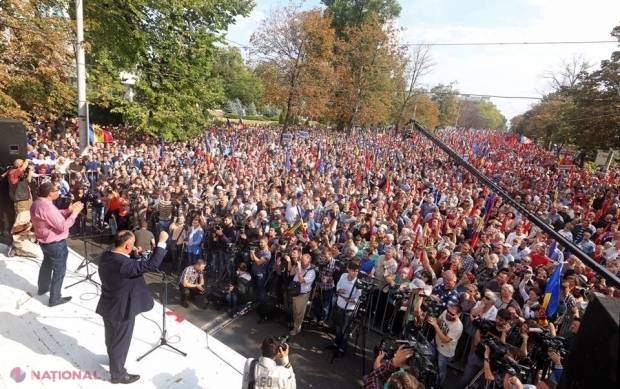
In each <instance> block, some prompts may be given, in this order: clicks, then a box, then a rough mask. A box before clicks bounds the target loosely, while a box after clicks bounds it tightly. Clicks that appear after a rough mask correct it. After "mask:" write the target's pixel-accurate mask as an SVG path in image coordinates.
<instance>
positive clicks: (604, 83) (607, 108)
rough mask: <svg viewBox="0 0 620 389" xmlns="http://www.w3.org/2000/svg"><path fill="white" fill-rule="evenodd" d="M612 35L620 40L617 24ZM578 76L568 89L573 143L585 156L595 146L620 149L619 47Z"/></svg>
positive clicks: (594, 150) (593, 149) (592, 153)
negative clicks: (599, 63) (572, 105)
mask: <svg viewBox="0 0 620 389" xmlns="http://www.w3.org/2000/svg"><path fill="white" fill-rule="evenodd" d="M611 35H612V36H613V37H614V38H616V39H617V40H618V42H620V25H618V26H616V27H614V29H613V30H612V32H611ZM580 79H581V81H580V82H579V83H577V85H576V86H575V87H574V88H571V90H570V91H569V95H570V97H571V98H572V101H573V102H574V110H572V112H571V115H570V117H569V119H568V120H570V121H571V124H572V125H573V129H574V139H575V143H576V144H577V146H578V148H579V149H580V150H582V151H584V152H585V153H586V155H587V156H588V157H593V156H594V154H595V152H596V150H597V149H605V150H606V149H609V148H620V50H617V51H614V52H613V53H612V54H611V57H610V58H609V59H606V60H603V61H601V66H600V68H599V69H598V70H596V71H594V72H592V73H590V74H587V75H583V74H582V76H581V77H580Z"/></svg>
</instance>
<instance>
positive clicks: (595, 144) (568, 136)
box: [512, 26, 620, 158]
mask: <svg viewBox="0 0 620 389" xmlns="http://www.w3.org/2000/svg"><path fill="white" fill-rule="evenodd" d="M611 35H612V36H614V37H615V38H616V39H618V40H619V41H620V26H616V27H615V28H614V29H613V31H612V34H611ZM587 68H588V66H587V64H585V63H580V62H579V61H575V60H573V61H572V62H568V63H565V65H564V67H563V68H562V70H561V71H560V72H559V73H558V74H557V75H554V77H551V80H552V85H554V86H555V88H556V90H555V91H554V92H552V93H550V94H548V95H547V96H545V98H544V99H543V100H542V101H541V102H540V103H538V104H536V105H535V106H534V107H532V109H530V110H529V111H527V112H525V113H524V114H523V115H521V116H520V117H517V118H514V119H513V120H512V130H513V131H515V132H519V133H523V134H526V135H528V136H532V137H537V138H539V139H541V140H542V141H544V142H545V144H547V145H548V146H551V144H558V145H560V146H563V145H565V144H569V145H572V146H574V147H576V148H577V149H579V150H581V151H583V152H584V153H585V155H586V157H589V158H592V157H594V154H595V153H596V150H597V149H609V148H618V147H620V126H619V124H618V123H620V51H615V52H613V53H612V55H611V58H610V59H608V60H603V61H602V62H601V66H600V69H598V70H596V71H593V72H588V71H587Z"/></svg>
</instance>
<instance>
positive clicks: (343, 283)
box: [336, 273, 362, 311]
mask: <svg viewBox="0 0 620 389" xmlns="http://www.w3.org/2000/svg"><path fill="white" fill-rule="evenodd" d="M356 282H357V277H355V278H354V279H353V280H352V281H349V275H348V274H347V273H344V274H343V275H341V276H340V279H339V280H338V284H336V291H338V290H340V289H343V290H344V293H342V294H339V295H338V301H337V302H336V304H338V307H339V308H342V309H346V310H347V311H352V310H353V308H355V303H353V302H349V303H347V300H346V299H348V298H351V299H353V300H354V301H355V302H357V300H358V299H359V298H360V296H361V295H362V291H361V290H359V289H358V288H355V283H356ZM351 290H353V293H351ZM349 296H351V297H349ZM345 307H346V308H345Z"/></svg>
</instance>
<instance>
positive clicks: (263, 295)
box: [252, 273, 267, 304]
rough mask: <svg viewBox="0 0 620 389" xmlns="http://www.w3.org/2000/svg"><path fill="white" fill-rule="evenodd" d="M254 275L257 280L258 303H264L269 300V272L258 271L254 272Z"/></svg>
mask: <svg viewBox="0 0 620 389" xmlns="http://www.w3.org/2000/svg"><path fill="white" fill-rule="evenodd" d="M252 277H253V278H254V281H255V282H256V292H257V294H258V303H259V304H263V303H265V302H266V301H267V273H256V274H253V275H252Z"/></svg>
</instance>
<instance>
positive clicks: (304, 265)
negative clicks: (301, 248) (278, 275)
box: [287, 254, 316, 336]
mask: <svg viewBox="0 0 620 389" xmlns="http://www.w3.org/2000/svg"><path fill="white" fill-rule="evenodd" d="M287 259H288V258H287ZM288 264H289V266H288V267H289V275H290V276H292V277H293V279H292V280H291V283H290V286H289V293H290V295H291V297H292V309H293V329H292V330H291V332H290V335H291V336H295V335H297V334H299V333H300V332H301V324H302V322H303V320H304V316H305V313H306V306H307V305H308V299H309V297H310V292H311V291H312V285H313V283H314V280H315V279H316V271H315V270H314V267H313V266H312V264H311V257H310V254H303V255H302V256H301V261H298V262H297V266H294V265H293V264H291V263H290V262H289V263H288Z"/></svg>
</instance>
